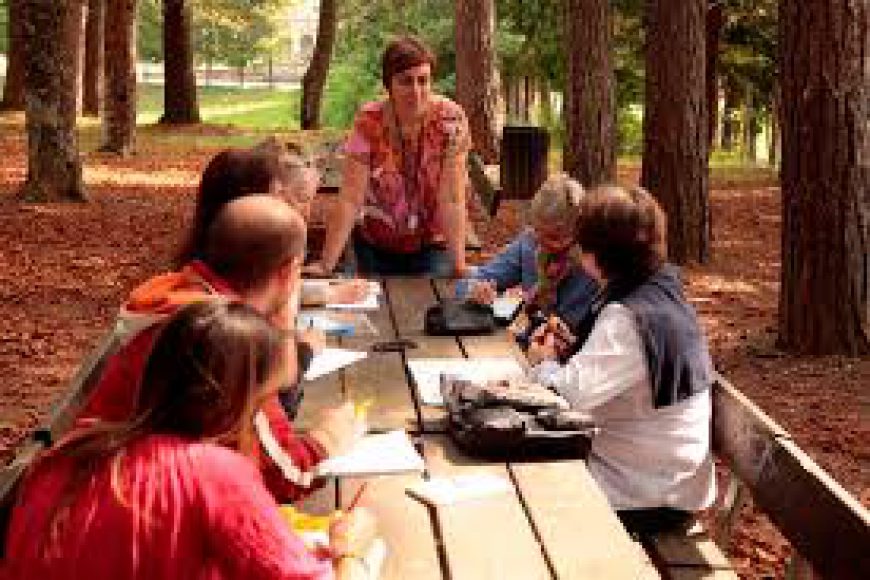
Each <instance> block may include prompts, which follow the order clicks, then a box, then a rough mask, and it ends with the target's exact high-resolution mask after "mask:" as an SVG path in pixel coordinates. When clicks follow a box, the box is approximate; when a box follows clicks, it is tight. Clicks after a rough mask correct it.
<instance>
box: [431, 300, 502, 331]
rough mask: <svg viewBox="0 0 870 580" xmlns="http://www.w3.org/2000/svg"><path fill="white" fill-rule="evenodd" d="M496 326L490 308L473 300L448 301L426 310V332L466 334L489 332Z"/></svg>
mask: <svg viewBox="0 0 870 580" xmlns="http://www.w3.org/2000/svg"><path fill="white" fill-rule="evenodd" d="M495 328H496V325H495V317H494V316H493V314H492V308H490V307H489V306H484V305H481V304H475V303H473V302H464V301H462V302H459V301H448V302H443V303H441V304H435V305H434V306H430V307H429V309H428V310H426V320H425V330H426V334H429V335H433V336H468V335H476V334H491V333H492V332H493V331H494V330H495Z"/></svg>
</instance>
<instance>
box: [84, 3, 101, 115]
mask: <svg viewBox="0 0 870 580" xmlns="http://www.w3.org/2000/svg"><path fill="white" fill-rule="evenodd" d="M105 10H106V4H105V0H89V2H88V24H87V28H86V32H85V74H84V96H83V98H82V100H83V103H82V112H83V113H84V114H85V115H88V116H92V117H96V116H98V115H99V114H100V107H101V106H102V102H103V70H104V68H103V67H104V65H103V55H104V54H105V53H104V52H103V42H104V36H103V34H104V31H105V21H106V19H105V16H106V12H105Z"/></svg>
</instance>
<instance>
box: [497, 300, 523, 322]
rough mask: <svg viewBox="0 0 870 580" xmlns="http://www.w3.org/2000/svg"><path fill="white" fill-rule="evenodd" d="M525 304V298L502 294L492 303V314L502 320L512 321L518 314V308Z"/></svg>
mask: <svg viewBox="0 0 870 580" xmlns="http://www.w3.org/2000/svg"><path fill="white" fill-rule="evenodd" d="M522 302H523V297H522V296H519V295H517V294H513V295H511V294H502V295H501V296H499V297H498V298H496V299H495V300H493V301H492V314H493V316H495V317H496V318H501V319H502V320H510V319H512V318H513V317H514V314H516V311H517V308H519V307H520V304H522Z"/></svg>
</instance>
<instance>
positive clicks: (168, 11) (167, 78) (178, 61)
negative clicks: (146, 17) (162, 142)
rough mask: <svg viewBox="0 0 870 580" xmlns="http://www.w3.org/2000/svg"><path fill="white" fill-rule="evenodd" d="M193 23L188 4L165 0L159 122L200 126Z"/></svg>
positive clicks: (182, 1) (180, 0)
mask: <svg viewBox="0 0 870 580" xmlns="http://www.w3.org/2000/svg"><path fill="white" fill-rule="evenodd" d="M190 21H191V14H190V4H189V3H188V2H186V1H185V0H163V63H164V68H163V71H164V73H163V75H164V76H163V116H162V117H160V122H161V123H165V124H169V125H175V124H184V123H199V105H198V104H197V101H196V75H195V74H194V69H193V44H192V43H191V36H190Z"/></svg>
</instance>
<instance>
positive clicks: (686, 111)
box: [641, 0, 710, 264]
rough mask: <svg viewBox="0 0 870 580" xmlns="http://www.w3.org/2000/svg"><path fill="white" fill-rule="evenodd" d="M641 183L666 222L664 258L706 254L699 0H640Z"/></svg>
mask: <svg viewBox="0 0 870 580" xmlns="http://www.w3.org/2000/svg"><path fill="white" fill-rule="evenodd" d="M646 6H647V10H646V17H647V19H646V21H647V31H646V55H645V59H646V111H645V113H644V118H643V164H642V168H641V184H642V185H643V186H644V187H646V188H647V189H648V190H649V191H650V192H651V193H652V194H653V195H655V196H656V197H657V198H658V200H659V201H660V202H661V204H662V208H663V209H664V211H665V214H666V215H667V217H668V250H669V254H670V258H671V259H672V260H673V261H675V262H677V263H679V264H683V263H686V262H690V261H698V262H705V261H706V260H707V257H708V242H709V223H710V220H709V204H708V199H707V194H708V192H707V185H708V183H707V182H708V169H707V145H708V142H707V123H708V117H707V111H706V107H707V100H706V94H705V76H704V66H705V65H704V63H705V58H704V42H705V40H704V19H705V14H706V6H707V3H706V0H686V1H685V2H678V3H672V2H666V1H665V0H648V1H647V5H646Z"/></svg>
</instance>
